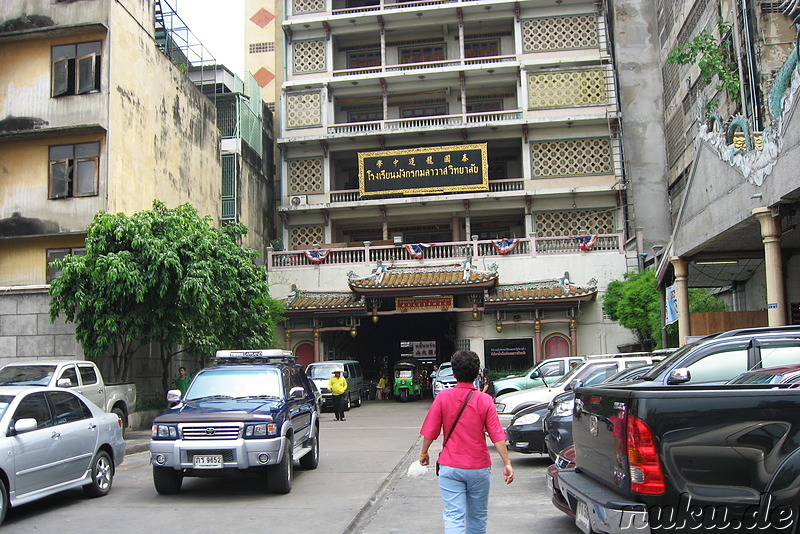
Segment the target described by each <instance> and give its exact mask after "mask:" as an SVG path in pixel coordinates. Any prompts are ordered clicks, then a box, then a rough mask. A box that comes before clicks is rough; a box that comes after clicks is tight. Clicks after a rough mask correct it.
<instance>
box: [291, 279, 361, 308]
mask: <svg viewBox="0 0 800 534" xmlns="http://www.w3.org/2000/svg"><path fill="white" fill-rule="evenodd" d="M285 304H286V310H287V311H292V312H299V311H311V312H313V311H331V310H341V311H348V312H351V313H352V312H353V311H356V312H358V311H360V312H365V311H366V309H367V307H366V303H365V301H364V299H363V298H361V297H359V296H358V295H356V294H354V293H351V292H350V291H341V292H336V291H327V292H321V291H300V290H299V289H297V286H295V285H292V292H291V293H289V296H288V297H286V299H285Z"/></svg>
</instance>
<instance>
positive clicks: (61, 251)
mask: <svg viewBox="0 0 800 534" xmlns="http://www.w3.org/2000/svg"><path fill="white" fill-rule="evenodd" d="M85 255H86V249H85V248H84V247H73V248H49V249H47V283H48V284H49V283H50V282H52V281H53V280H55V279H56V278H58V276H59V275H60V274H61V270H60V269H56V268H55V267H53V262H54V261H55V260H60V259H61V258H66V257H67V256H85Z"/></svg>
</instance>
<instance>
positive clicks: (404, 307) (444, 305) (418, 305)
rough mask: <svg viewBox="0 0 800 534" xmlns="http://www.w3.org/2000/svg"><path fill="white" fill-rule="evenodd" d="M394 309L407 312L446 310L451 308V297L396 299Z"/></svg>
mask: <svg viewBox="0 0 800 534" xmlns="http://www.w3.org/2000/svg"><path fill="white" fill-rule="evenodd" d="M394 300H395V308H397V309H398V310H400V311H408V310H434V309H440V310H448V309H450V308H452V307H453V296H452V295H448V296H446V297H398V298H396V299H394Z"/></svg>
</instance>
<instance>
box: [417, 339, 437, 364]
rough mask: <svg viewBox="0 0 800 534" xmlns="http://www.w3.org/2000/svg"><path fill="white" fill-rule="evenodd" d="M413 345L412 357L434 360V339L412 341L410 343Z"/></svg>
mask: <svg viewBox="0 0 800 534" xmlns="http://www.w3.org/2000/svg"><path fill="white" fill-rule="evenodd" d="M411 345H412V346H413V347H414V357H415V358H419V359H420V360H431V359H432V360H436V342H435V341H414V342H412V343H411Z"/></svg>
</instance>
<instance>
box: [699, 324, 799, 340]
mask: <svg viewBox="0 0 800 534" xmlns="http://www.w3.org/2000/svg"><path fill="white" fill-rule="evenodd" d="M781 332H800V325H785V326H754V327H750V328H737V329H736V330H728V331H727V332H720V333H718V334H712V335H711V336H706V337H711V338H713V339H720V338H726V337H735V336H747V335H754V334H770V333H776V334H779V333H781ZM702 339H706V338H705V337H704V338H702Z"/></svg>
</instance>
